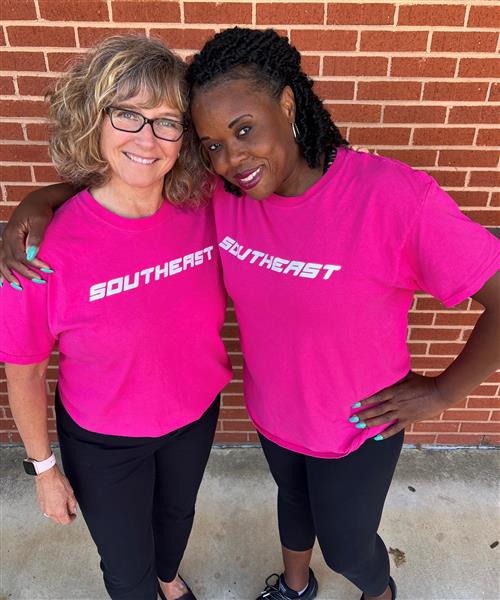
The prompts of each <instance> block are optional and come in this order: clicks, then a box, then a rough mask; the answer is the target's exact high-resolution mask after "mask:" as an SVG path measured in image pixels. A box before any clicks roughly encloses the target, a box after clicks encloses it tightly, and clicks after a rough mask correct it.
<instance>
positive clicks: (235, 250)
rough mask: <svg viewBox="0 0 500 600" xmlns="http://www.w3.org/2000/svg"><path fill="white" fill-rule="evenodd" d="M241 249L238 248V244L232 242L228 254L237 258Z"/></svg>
mask: <svg viewBox="0 0 500 600" xmlns="http://www.w3.org/2000/svg"><path fill="white" fill-rule="evenodd" d="M241 248H242V246H240V245H239V244H238V242H234V244H233V245H232V246H231V248H229V254H232V255H233V256H238V252H239V251H240V249H241Z"/></svg>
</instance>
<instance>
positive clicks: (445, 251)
mask: <svg viewBox="0 0 500 600" xmlns="http://www.w3.org/2000/svg"><path fill="white" fill-rule="evenodd" d="M499 268H500V240H498V239H497V238H496V237H495V236H494V235H492V234H491V233H490V232H488V231H487V230H486V229H485V228H484V227H482V226H481V225H479V224H478V223H475V222H474V221H472V220H471V219H469V218H468V217H466V216H465V215H464V214H462V213H461V212H460V210H459V208H458V206H457V205H456V203H455V201H454V200H453V199H452V198H451V197H450V196H449V195H448V194H447V193H446V192H445V191H444V190H442V189H441V188H440V187H439V186H438V184H437V183H436V182H435V181H434V180H433V179H430V184H429V186H428V189H427V194H426V196H425V198H424V200H423V202H422V203H421V205H420V207H419V210H418V213H417V215H416V219H415V221H414V222H413V224H412V226H411V228H410V230H409V233H408V236H407V238H406V240H405V242H404V244H403V248H402V251H401V256H400V263H399V269H398V274H397V285H400V286H402V287H406V288H413V289H415V290H422V291H424V292H427V293H429V294H431V295H432V296H434V297H435V298H437V299H438V300H440V301H441V302H442V303H443V304H444V305H445V306H447V307H452V306H455V305H456V304H459V303H460V302H462V301H463V300H465V299H466V298H469V297H470V296H472V295H473V294H475V293H476V292H477V291H479V290H480V289H481V288H482V286H483V285H484V284H485V283H486V281H488V279H490V277H492V276H493V275H494V274H495V273H496V272H497V270H498V269H499Z"/></svg>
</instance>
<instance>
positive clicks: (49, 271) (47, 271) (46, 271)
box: [40, 267, 54, 273]
mask: <svg viewBox="0 0 500 600" xmlns="http://www.w3.org/2000/svg"><path fill="white" fill-rule="evenodd" d="M40 271H41V272H42V273H53V272H54V271H53V270H52V269H46V268H45V267H42V268H41V269H40Z"/></svg>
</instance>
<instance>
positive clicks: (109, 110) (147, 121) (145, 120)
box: [104, 106, 187, 142]
mask: <svg viewBox="0 0 500 600" xmlns="http://www.w3.org/2000/svg"><path fill="white" fill-rule="evenodd" d="M114 110H124V111H127V112H131V113H133V114H134V115H138V116H139V117H141V119H142V125H141V126H140V127H139V129H136V130H135V131H131V130H130V129H121V128H120V127H117V126H116V125H115V124H114V123H113V111H114ZM104 112H105V113H106V114H107V115H108V116H109V121H110V123H111V126H112V127H113V128H114V129H116V130H117V131H125V132H127V133H139V131H141V130H142V129H144V126H145V125H150V126H151V131H152V132H153V135H154V136H155V138H158V139H159V140H163V141H164V142H178V141H179V140H180V139H181V137H182V136H183V135H184V132H185V131H186V129H187V125H186V124H185V123H182V122H181V121H177V120H176V119H171V118H170V117H169V118H168V120H169V121H172V122H174V123H177V124H178V125H180V126H181V127H182V131H181V133H180V135H179V137H178V138H176V139H175V140H167V138H163V137H160V136H159V135H157V134H156V133H155V130H154V127H153V124H154V122H155V121H161V120H162V119H165V117H157V118H156V119H148V118H147V117H145V116H144V115H141V113H140V112H137V111H136V110H131V109H129V108H123V107H121V106H106V108H105V109H104Z"/></svg>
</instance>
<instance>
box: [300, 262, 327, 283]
mask: <svg viewBox="0 0 500 600" xmlns="http://www.w3.org/2000/svg"><path fill="white" fill-rule="evenodd" d="M322 266H323V265H320V264H318V263H306V265H305V267H304V268H303V269H302V271H301V272H300V274H299V277H309V279H315V278H316V277H317V276H318V273H319V270H320V269H321V267H322Z"/></svg>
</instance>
